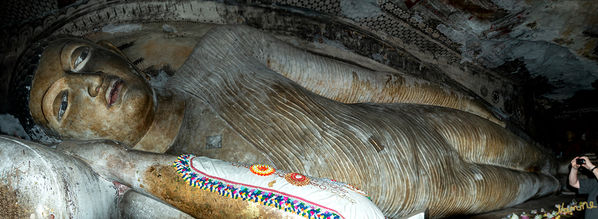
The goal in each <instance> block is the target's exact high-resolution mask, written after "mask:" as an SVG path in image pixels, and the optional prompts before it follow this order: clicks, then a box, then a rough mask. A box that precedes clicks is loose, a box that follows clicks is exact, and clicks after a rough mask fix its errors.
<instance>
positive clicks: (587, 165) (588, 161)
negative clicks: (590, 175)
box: [579, 156, 596, 170]
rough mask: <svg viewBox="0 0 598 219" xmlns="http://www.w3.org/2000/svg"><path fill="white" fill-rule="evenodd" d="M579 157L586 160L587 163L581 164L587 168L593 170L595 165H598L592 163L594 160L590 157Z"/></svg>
mask: <svg viewBox="0 0 598 219" xmlns="http://www.w3.org/2000/svg"><path fill="white" fill-rule="evenodd" d="M579 158H581V159H584V160H586V163H584V164H582V165H581V166H583V167H585V168H586V169H588V170H591V169H593V168H594V167H596V166H595V165H594V164H592V162H591V161H590V159H589V158H588V157H586V156H582V157H579Z"/></svg>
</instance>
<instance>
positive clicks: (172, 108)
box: [133, 95, 185, 153]
mask: <svg viewBox="0 0 598 219" xmlns="http://www.w3.org/2000/svg"><path fill="white" fill-rule="evenodd" d="M157 104H158V107H157V109H156V112H155V114H154V120H153V122H152V125H151V126H150V127H149V129H148V131H147V132H146V133H145V135H144V136H143V138H141V140H139V142H137V144H135V146H134V147H133V149H134V150H140V151H148V152H154V153H164V152H166V150H168V148H170V146H172V144H173V143H174V141H175V140H176V137H177V135H178V133H179V129H180V128H181V124H182V123H183V116H184V114H185V101H184V100H183V99H181V98H178V97H176V96H174V95H167V96H166V95H157Z"/></svg>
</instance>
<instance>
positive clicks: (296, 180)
mask: <svg viewBox="0 0 598 219" xmlns="http://www.w3.org/2000/svg"><path fill="white" fill-rule="evenodd" d="M284 179H286V180H287V182H289V183H290V184H293V185H296V186H304V185H307V184H309V178H307V176H304V175H301V174H298V173H287V174H286V175H284Z"/></svg>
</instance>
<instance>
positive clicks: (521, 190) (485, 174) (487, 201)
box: [421, 163, 558, 216]
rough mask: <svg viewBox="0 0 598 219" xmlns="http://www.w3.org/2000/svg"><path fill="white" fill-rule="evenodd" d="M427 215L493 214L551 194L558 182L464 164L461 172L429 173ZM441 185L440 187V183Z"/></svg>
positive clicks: (504, 169) (534, 175)
mask: <svg viewBox="0 0 598 219" xmlns="http://www.w3.org/2000/svg"><path fill="white" fill-rule="evenodd" d="M427 174H429V175H426V176H421V177H422V178H425V177H429V178H430V179H429V180H430V181H431V182H436V183H431V184H430V187H429V188H428V189H429V190H428V194H430V197H429V198H430V200H431V202H430V204H429V208H428V210H429V213H430V215H436V216H446V215H459V214H473V213H480V212H487V211H492V210H496V209H500V208H504V207H509V206H513V205H516V204H520V203H522V202H524V201H526V200H528V199H530V198H534V197H539V196H543V195H547V194H550V193H551V192H554V191H556V190H557V189H558V181H557V180H556V179H555V178H554V177H552V176H549V175H545V174H541V173H529V172H522V171H517V170H511V169H507V168H502V167H497V166H490V165H478V164H470V163H463V164H462V166H461V167H460V168H454V166H453V168H444V169H438V170H434V169H432V170H430V172H429V173H427ZM439 182H441V183H439Z"/></svg>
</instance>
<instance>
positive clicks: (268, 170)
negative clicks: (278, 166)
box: [249, 164, 276, 176]
mask: <svg viewBox="0 0 598 219" xmlns="http://www.w3.org/2000/svg"><path fill="white" fill-rule="evenodd" d="M249 170H251V172H252V173H254V174H256V175H259V176H269V175H271V174H273V173H274V172H276V170H275V169H274V168H272V167H271V166H268V165H260V164H254V165H251V167H249Z"/></svg>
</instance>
